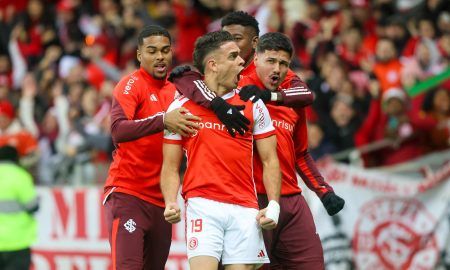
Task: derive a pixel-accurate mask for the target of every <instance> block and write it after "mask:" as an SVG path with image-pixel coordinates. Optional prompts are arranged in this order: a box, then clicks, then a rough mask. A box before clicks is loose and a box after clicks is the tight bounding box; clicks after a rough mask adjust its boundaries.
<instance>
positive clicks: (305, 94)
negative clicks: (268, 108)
mask: <svg viewBox="0 0 450 270" xmlns="http://www.w3.org/2000/svg"><path fill="white" fill-rule="evenodd" d="M313 101H314V95H313V93H312V91H311V90H310V89H309V87H308V86H307V85H306V83H304V82H303V81H302V80H301V79H300V78H298V77H295V78H293V79H292V81H291V83H290V86H289V87H286V88H282V89H281V91H280V92H277V104H279V105H283V106H287V107H291V108H303V107H306V106H308V105H311V104H312V103H313Z"/></svg>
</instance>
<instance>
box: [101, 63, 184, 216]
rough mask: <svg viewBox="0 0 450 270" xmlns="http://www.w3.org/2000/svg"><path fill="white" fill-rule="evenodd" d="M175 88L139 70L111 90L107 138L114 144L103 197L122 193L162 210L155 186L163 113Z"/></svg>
mask: <svg viewBox="0 0 450 270" xmlns="http://www.w3.org/2000/svg"><path fill="white" fill-rule="evenodd" d="M175 91H176V90H175V86H174V85H173V84H172V83H170V82H168V81H166V80H156V79H154V78H153V77H152V76H150V75H149V74H148V73H147V72H146V71H145V70H144V69H143V68H140V69H139V70H136V71H134V72H133V73H132V74H130V75H128V76H126V77H125V78H123V79H122V80H121V81H120V82H119V83H118V84H117V86H116V87H115V88H114V92H113V101H112V108H111V135H112V138H113V141H114V144H115V145H116V150H115V151H114V154H113V162H112V164H111V167H110V169H109V175H108V179H107V180H106V184H105V195H106V196H107V195H108V194H110V193H111V192H113V191H114V192H123V193H127V194H130V195H133V196H136V197H138V198H140V199H142V200H145V201H147V202H150V203H153V204H155V205H157V206H160V207H164V200H163V196H162V193H161V190H160V187H159V182H160V181H159V180H160V177H159V175H160V172H161V166H162V142H163V131H164V123H163V118H164V112H165V110H166V108H167V107H168V106H169V104H170V103H171V102H172V101H173V99H174V97H175Z"/></svg>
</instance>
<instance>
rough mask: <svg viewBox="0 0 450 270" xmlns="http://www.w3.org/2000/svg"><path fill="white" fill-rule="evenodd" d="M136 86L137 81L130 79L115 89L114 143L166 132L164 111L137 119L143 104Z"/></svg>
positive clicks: (112, 116)
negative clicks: (136, 115)
mask: <svg viewBox="0 0 450 270" xmlns="http://www.w3.org/2000/svg"><path fill="white" fill-rule="evenodd" d="M132 81H133V82H132ZM130 82H131V83H130ZM136 84H137V82H136V81H134V80H133V79H131V78H129V79H128V80H127V79H125V80H122V81H120V82H119V83H118V84H117V86H116V87H115V88H114V92H113V100H112V106H111V136H112V139H113V141H114V143H123V142H128V141H133V140H136V139H139V138H142V137H144V136H147V135H151V134H155V133H158V132H162V131H163V130H164V112H163V111H160V112H157V113H155V114H153V115H149V116H148V117H145V118H143V119H135V114H136V111H137V109H138V107H139V106H140V103H141V97H140V96H139V91H138V90H139V89H138V87H137V86H136Z"/></svg>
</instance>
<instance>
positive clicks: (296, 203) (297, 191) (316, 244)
mask: <svg viewBox="0 0 450 270" xmlns="http://www.w3.org/2000/svg"><path fill="white" fill-rule="evenodd" d="M292 55H293V48H292V44H291V42H290V40H289V38H287V37H286V36H285V35H283V34H281V33H267V34H265V35H263V36H261V38H260V40H259V42H258V46H257V49H256V57H255V60H254V62H255V66H256V70H255V73H253V74H251V75H250V76H248V77H245V78H242V79H241V80H240V82H239V84H240V86H243V88H242V90H243V91H241V93H240V96H241V98H243V99H244V100H247V99H249V98H250V95H248V94H246V93H245V91H244V89H245V88H248V87H252V88H253V87H255V85H256V86H258V87H260V88H262V89H268V90H264V91H268V92H271V91H275V92H277V91H283V90H282V89H281V87H280V85H281V83H282V82H283V83H284V84H289V83H290V82H291V78H288V77H287V76H286V74H287V71H288V67H289V64H290V61H291V57H292ZM249 85H250V86H249ZM264 91H262V92H264ZM260 96H261V97H262V99H263V101H265V102H269V101H270V100H267V99H264V96H265V95H264V94H261V95H260ZM267 108H268V110H269V113H270V115H271V118H272V123H273V125H274V127H275V131H276V135H277V154H278V156H279V160H280V167H281V172H282V187H281V197H280V202H281V212H280V223H279V226H278V227H277V228H276V229H275V230H274V231H273V232H264V240H265V242H266V248H267V249H268V252H269V257H270V260H271V264H270V265H271V267H283V268H289V267H294V266H295V267H300V268H302V269H303V268H304V269H323V268H324V262H323V260H324V259H323V251H322V246H321V243H320V239H319V237H318V235H317V234H316V230H315V225H314V220H313V217H312V215H311V212H310V210H309V208H308V205H307V203H306V201H305V200H304V198H303V196H301V188H300V187H299V186H298V180H297V176H296V173H297V172H298V173H299V174H300V176H301V177H302V179H303V180H304V182H305V183H306V185H307V186H308V187H309V188H310V189H311V190H313V191H314V192H315V193H316V194H317V195H318V196H319V197H320V198H321V199H322V202H323V203H324V205H325V207H326V209H327V211H328V213H329V214H330V215H334V214H336V213H337V212H339V211H340V210H341V209H342V207H343V205H344V201H343V200H342V199H341V198H340V197H338V196H337V195H335V194H334V191H333V189H332V188H331V186H329V185H328V184H327V183H326V182H325V181H324V179H323V177H322V176H321V175H320V173H319V171H318V170H317V168H316V166H315V164H314V161H313V159H312V158H311V155H310V154H309V152H308V149H307V144H308V140H307V130H306V118H305V110H304V109H303V108H296V109H292V108H288V107H285V106H277V104H275V103H273V102H270V103H268V104H267ZM254 167H255V169H254V176H255V181H256V187H257V191H258V194H259V195H258V201H259V203H260V204H263V205H264V204H265V203H266V200H267V198H266V196H265V190H264V187H263V186H262V185H261V179H262V171H261V161H260V160H259V157H258V156H255V162H254ZM298 230H301V231H302V233H301V234H299V233H298Z"/></svg>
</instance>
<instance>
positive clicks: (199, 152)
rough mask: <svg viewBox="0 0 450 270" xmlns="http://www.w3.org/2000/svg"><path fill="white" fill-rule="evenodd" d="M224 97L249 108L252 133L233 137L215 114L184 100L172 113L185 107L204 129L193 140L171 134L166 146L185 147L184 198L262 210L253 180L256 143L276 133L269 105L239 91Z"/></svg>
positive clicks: (181, 99)
mask: <svg viewBox="0 0 450 270" xmlns="http://www.w3.org/2000/svg"><path fill="white" fill-rule="evenodd" d="M222 98H224V99H227V102H229V103H231V104H234V105H241V104H244V105H245V109H244V111H243V113H244V115H245V116H246V117H247V118H248V119H249V120H250V122H251V123H250V126H249V127H250V130H249V131H247V132H246V133H245V134H244V136H240V135H239V134H238V135H236V138H233V137H231V135H230V134H229V133H228V131H227V129H226V128H225V126H224V125H223V124H222V123H221V122H220V120H219V119H218V118H217V116H216V115H215V114H214V112H213V111H211V110H209V109H206V108H204V107H201V106H199V105H197V104H195V103H194V102H193V101H191V100H189V99H187V98H185V97H183V98H180V99H178V100H177V101H175V102H174V103H173V104H172V105H171V106H170V108H169V110H172V109H176V108H179V107H185V108H187V109H188V110H189V112H191V113H192V114H193V115H196V116H199V117H200V118H201V119H202V120H201V122H200V123H199V124H200V127H201V128H200V130H199V131H198V133H197V134H196V135H194V136H192V137H181V136H180V135H179V134H175V133H167V134H166V135H165V136H164V138H165V139H164V142H165V143H172V144H182V145H183V148H184V150H185V153H186V155H187V160H188V163H187V164H188V166H187V169H186V173H185V175H184V179H183V188H182V195H183V198H184V199H189V198H193V197H202V198H206V199H210V200H214V201H219V202H223V203H230V204H238V205H242V206H244V207H251V208H256V209H258V203H257V198H256V190H255V183H254V180H253V169H252V167H253V166H252V165H253V140H254V139H256V140H258V139H262V138H267V137H269V136H271V135H274V134H275V131H274V128H273V126H272V122H271V119H270V116H269V113H268V111H267V108H266V106H265V105H264V103H263V102H262V101H260V100H259V101H257V102H256V103H254V104H253V103H252V102H251V101H247V102H244V101H242V100H241V99H240V98H239V96H238V95H237V94H236V92H235V91H232V92H230V93H227V94H226V95H224V96H223V97H222Z"/></svg>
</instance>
